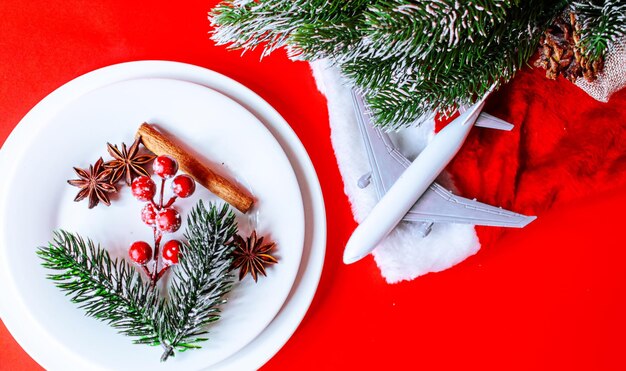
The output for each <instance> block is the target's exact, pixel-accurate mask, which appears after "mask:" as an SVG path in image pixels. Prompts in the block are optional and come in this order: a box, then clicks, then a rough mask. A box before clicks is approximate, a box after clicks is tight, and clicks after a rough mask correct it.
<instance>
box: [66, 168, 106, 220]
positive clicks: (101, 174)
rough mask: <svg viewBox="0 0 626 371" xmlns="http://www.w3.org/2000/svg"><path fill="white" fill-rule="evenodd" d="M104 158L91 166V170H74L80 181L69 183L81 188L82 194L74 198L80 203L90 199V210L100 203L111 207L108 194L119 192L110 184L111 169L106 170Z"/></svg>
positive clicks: (70, 181) (79, 193)
mask: <svg viewBox="0 0 626 371" xmlns="http://www.w3.org/2000/svg"><path fill="white" fill-rule="evenodd" d="M102 163H103V161H102V157H100V159H98V161H96V163H95V164H93V165H89V170H84V169H79V168H77V167H75V168H74V171H76V174H78V176H79V177H80V179H71V180H68V181H67V182H68V183H69V184H71V185H73V186H74V187H79V188H81V190H80V192H78V194H77V195H76V198H74V201H76V202H78V201H81V200H83V199H84V198H89V208H90V209H91V208H93V207H94V206H96V205H97V204H98V203H99V202H102V203H103V204H105V205H107V206H109V205H110V204H111V201H110V200H109V195H108V194H107V193H112V192H117V189H116V188H115V187H114V186H112V185H111V184H109V178H110V177H111V172H112V171H113V170H111V169H105V168H104V166H103V164H102Z"/></svg>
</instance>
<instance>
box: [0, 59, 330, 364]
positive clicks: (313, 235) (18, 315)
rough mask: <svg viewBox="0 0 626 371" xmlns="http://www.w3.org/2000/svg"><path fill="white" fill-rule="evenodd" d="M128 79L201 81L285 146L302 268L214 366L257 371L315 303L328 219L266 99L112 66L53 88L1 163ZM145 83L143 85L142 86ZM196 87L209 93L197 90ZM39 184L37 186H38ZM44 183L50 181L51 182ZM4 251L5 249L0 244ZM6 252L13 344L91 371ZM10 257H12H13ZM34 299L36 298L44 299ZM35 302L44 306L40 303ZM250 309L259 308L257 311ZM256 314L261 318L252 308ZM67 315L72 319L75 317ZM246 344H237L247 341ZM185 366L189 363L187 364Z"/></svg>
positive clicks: (187, 71) (175, 69) (151, 66)
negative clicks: (284, 294) (279, 303)
mask: <svg viewBox="0 0 626 371" xmlns="http://www.w3.org/2000/svg"><path fill="white" fill-rule="evenodd" d="M133 78H176V79H180V80H187V81H192V82H195V83H198V84H203V85H205V86H210V87H212V88H215V89H216V90H218V91H220V92H222V93H225V94H226V95H229V96H230V97H232V98H235V99H236V100H238V101H239V103H240V104H242V105H243V106H245V107H246V108H247V109H248V110H249V111H251V112H252V113H253V114H254V116H256V117H257V118H259V119H260V120H261V122H262V123H263V125H265V126H266V127H267V128H268V129H269V130H270V131H271V132H272V134H273V135H274V137H276V139H277V140H278V142H279V143H280V145H281V146H282V148H283V150H284V151H285V152H286V153H287V155H288V157H289V159H290V162H291V166H293V168H294V169H295V171H296V176H297V178H298V183H299V188H300V190H302V193H303V198H304V200H303V201H304V204H305V220H306V231H305V243H304V252H305V255H304V259H303V264H302V265H301V266H300V270H299V271H298V278H297V281H296V284H295V286H294V287H293V288H292V290H291V294H290V296H289V298H288V299H287V301H286V302H285V305H284V306H283V308H282V309H281V311H280V313H279V314H278V316H277V317H276V318H274V320H273V321H272V322H271V323H270V324H269V326H268V327H267V328H266V329H265V330H264V331H263V332H262V333H261V334H260V336H258V337H257V338H256V339H254V340H253V341H252V343H250V344H249V345H247V346H246V347H244V348H243V349H242V350H240V351H239V352H237V353H235V354H233V355H232V356H231V357H229V358H227V359H225V360H223V361H222V362H220V363H219V364H217V365H215V367H216V368H231V367H237V368H246V369H247V368H256V367H258V366H260V365H261V364H262V363H264V362H265V361H267V359H269V357H271V356H272V355H273V354H274V353H275V352H276V351H277V350H278V349H279V348H280V347H281V346H282V344H284V342H285V341H286V340H287V339H288V337H289V336H290V335H291V333H292V332H293V331H294V330H295V328H296V327H297V325H298V323H299V321H300V320H301V318H302V316H303V315H304V313H305V311H306V308H307V307H308V305H309V303H310V300H311V299H312V296H313V293H314V291H315V287H316V285H317V281H318V279H319V274H320V271H321V265H322V262H323V255H324V243H325V217H324V211H323V202H322V199H321V193H320V190H319V184H318V182H317V178H316V176H315V173H314V171H313V168H312V166H311V164H310V160H309V159H308V157H307V156H306V153H305V152H304V149H303V148H302V145H301V144H300V143H299V142H298V141H297V138H296V137H295V135H294V134H293V132H292V131H291V130H290V128H289V127H288V126H287V125H286V123H285V122H284V120H282V119H281V118H280V116H279V115H278V114H277V113H276V112H275V111H274V110H272V109H271V107H269V106H268V105H267V103H265V102H263V101H262V100H261V99H260V98H258V97H257V96H256V95H254V94H253V93H251V92H250V91H249V90H247V89H245V88H244V87H242V86H241V85H239V84H237V83H235V82H233V81H232V80H229V79H227V78H225V77H223V76H221V75H218V74H216V73H213V72H211V71H208V70H205V69H202V68H199V67H194V66H189V65H183V64H178V63H173V62H155V61H153V62H135V63H129V64H123V65H118V66H112V67H109V68H105V69H102V70H98V71H95V72H92V73H90V74H88V75H86V76H83V77H81V78H79V79H76V80H74V81H73V82H71V83H69V84H67V85H66V86H64V87H63V88H61V89H59V90H57V91H56V92H55V93H53V94H51V95H50V96H49V97H47V98H46V99H45V100H44V101H42V103H41V104H40V105H38V106H37V107H36V108H35V109H33V110H32V111H31V112H30V113H29V114H28V115H27V116H26V117H25V118H24V120H23V121H22V123H21V124H20V125H19V126H18V127H17V128H16V130H15V131H14V133H12V135H11V137H10V138H9V140H7V142H6V143H5V146H4V148H3V152H2V157H1V158H0V161H2V168H3V169H11V168H12V169H16V168H17V166H13V167H12V166H11V165H17V164H15V163H13V162H12V160H14V159H15V158H16V157H15V156H20V155H22V156H24V157H28V155H29V154H28V153H20V152H21V150H23V149H24V148H25V146H24V143H29V142H30V141H32V140H34V139H36V137H37V136H38V135H42V133H41V132H39V131H38V129H39V128H40V127H39V125H41V122H42V121H46V120H49V118H50V117H51V116H55V115H57V114H58V112H59V111H62V110H63V107H66V106H68V105H71V102H72V101H74V100H76V99H80V98H81V97H83V96H89V95H90V94H88V93H89V92H90V91H93V90H94V89H97V88H100V87H102V86H105V85H108V84H111V83H115V82H119V81H125V80H129V79H133ZM142 83H146V82H145V81H144V82H142ZM150 83H158V84H163V83H167V84H174V85H180V84H183V83H177V82H165V81H162V80H160V81H157V80H155V81H152V82H150ZM123 84H129V85H128V86H130V87H132V85H134V84H135V82H129V83H122V85H123ZM183 85H185V84H183ZM128 86H127V87H128ZM106 89H107V88H103V89H101V90H106ZM199 89H202V90H206V89H204V88H200V87H199ZM91 94H95V95H97V94H99V93H98V91H96V92H94V93H91ZM42 107H43V108H42ZM44 108H46V109H44ZM108 109H111V107H108ZM44 126H45V125H44ZM132 131H134V127H133V128H132ZM79 132H80V131H79ZM90 134H91V133H90ZM124 137H125V135H124ZM100 139H102V138H100ZM53 157H54V156H53V155H50V156H48V157H47V159H52V158H53ZM57 159H58V156H57ZM17 172H19V171H17ZM239 180H240V181H242V182H243V183H246V182H247V180H246V179H245V176H243V177H240V179H239ZM39 184H40V185H41V184H42V183H39ZM45 184H48V182H46V183H45ZM1 187H2V188H0V194H2V195H5V196H6V195H7V193H8V192H7V190H8V189H9V188H10V187H8V186H7V184H6V183H5V182H3V183H2V185H1ZM10 200H11V199H10V198H4V201H8V202H10ZM32 201H34V200H32ZM32 201H29V202H32ZM44 201H45V200H44ZM18 209H19V210H12V213H11V217H12V218H22V217H24V218H25V216H23V215H24V213H22V212H21V208H18ZM16 213H17V214H16ZM61 215H64V213H63V212H61ZM261 216H262V215H261V214H260V215H259V223H263V218H262V217H261ZM4 218H5V219H3V222H2V223H1V224H0V227H2V228H3V229H2V236H4V235H6V234H7V228H6V226H7V224H8V223H7V222H8V219H7V216H5V217H4ZM22 232H23V231H22ZM4 246H7V245H6V244H4ZM4 246H3V247H4ZM28 247H29V246H26V248H28ZM8 250H9V249H8V247H7V248H3V249H2V250H0V254H2V255H1V256H0V257H1V258H2V260H1V263H2V264H3V265H4V268H6V269H2V272H1V273H0V274H1V275H2V276H0V277H2V279H3V284H2V292H1V294H2V295H3V297H4V298H7V297H9V298H11V306H5V307H4V308H3V310H4V311H3V320H4V321H5V323H6V324H7V326H8V327H9V329H10V330H11V332H12V333H13V334H14V336H15V337H16V339H18V341H19V342H20V343H21V344H22V346H23V347H24V348H25V349H26V350H27V351H29V353H31V355H32V356H33V357H34V358H35V359H36V360H37V361H38V362H40V363H41V364H42V365H44V366H46V367H48V368H59V369H61V368H63V369H67V368H68V361H69V364H70V365H72V366H73V367H74V368H76V369H81V368H84V367H93V366H94V363H93V362H94V360H93V358H90V354H89V353H87V356H86V354H85V353H83V349H81V348H80V347H79V348H78V349H74V348H73V347H72V345H71V344H68V343H67V341H66V339H61V340H60V341H59V339H58V338H57V336H58V333H57V331H60V328H56V329H54V331H50V329H46V328H45V327H43V326H42V325H41V318H38V316H37V313H35V314H33V312H32V310H31V309H32V308H31V306H30V305H29V304H32V303H28V299H26V300H25V299H24V296H28V295H27V294H24V293H22V292H20V290H19V289H20V285H19V283H16V275H15V274H14V273H15V268H14V267H13V268H11V267H10V265H11V264H10V261H9V260H10V259H7V254H6V253H7V251H8ZM8 256H9V257H10V255H8ZM34 269H35V271H33V272H29V275H27V276H28V277H32V278H33V279H35V278H34V275H35V274H38V272H37V271H36V268H34ZM277 270H278V269H277ZM12 273H13V274H12ZM20 273H23V272H20ZM22 275H23V274H22ZM18 281H19V280H18ZM268 282H269V280H268ZM46 283H47V282H46ZM47 284H49V283H47ZM37 296H40V297H41V295H37ZM3 302H4V300H3ZM40 304H42V305H44V303H40ZM254 309H255V310H256V308H254ZM40 312H42V311H40ZM231 312H232V311H231ZM225 313H226V311H225ZM254 313H255V314H258V313H256V311H255V312H254ZM71 317H72V318H73V317H74V316H71ZM91 321H93V320H91ZM252 333H254V331H252ZM98 334H99V333H98ZM218 335H219V334H218ZM238 335H239V334H238ZM114 336H117V335H114ZM116 340H117V341H118V342H124V341H126V340H127V339H124V338H119V337H117V338H116ZM246 341H247V340H246ZM246 341H243V342H241V343H245V342H246ZM212 343H217V341H216V339H215V337H214V338H213V339H212V341H211V342H208V343H206V344H205V348H207V347H209V346H211V344H212ZM89 346H90V347H93V348H99V347H97V346H95V345H94V344H93V342H92V344H90V345H89ZM131 349H132V351H133V355H132V357H128V356H126V355H124V354H123V353H122V354H119V353H115V352H109V349H106V348H100V349H99V350H98V351H99V352H101V353H104V354H106V355H107V357H108V358H109V359H111V358H113V359H115V365H116V366H115V367H116V368H118V369H119V368H120V367H130V364H129V363H128V362H132V359H133V357H136V353H137V352H140V350H139V349H138V348H137V346H133V347H132V348H131ZM148 351H149V349H148ZM203 351H204V350H203ZM203 351H197V352H198V353H197V354H201V352H203ZM187 354H189V358H184V357H177V359H176V362H185V361H186V360H187V359H193V358H194V356H192V354H193V352H188V353H186V354H185V355H184V356H185V357H187ZM179 359H183V361H179ZM202 361H203V362H198V363H193V365H194V367H195V366H200V365H202V363H204V364H203V365H202V366H203V367H204V366H207V365H210V364H212V363H213V362H214V360H213V359H203V360H202ZM189 362H191V361H189ZM168 363H169V362H168ZM182 365H183V364H181V363H179V364H178V367H181V366H182ZM187 366H188V365H186V364H185V368H187ZM189 366H191V363H190V364H189ZM156 367H159V368H160V367H162V365H158V366H156ZM165 367H168V366H165Z"/></svg>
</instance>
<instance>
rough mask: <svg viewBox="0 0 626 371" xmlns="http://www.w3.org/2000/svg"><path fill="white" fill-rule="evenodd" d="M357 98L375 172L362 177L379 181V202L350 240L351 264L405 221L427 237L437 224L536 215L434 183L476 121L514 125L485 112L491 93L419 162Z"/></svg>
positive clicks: (507, 221) (508, 222) (509, 222)
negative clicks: (458, 193) (376, 124)
mask: <svg viewBox="0 0 626 371" xmlns="http://www.w3.org/2000/svg"><path fill="white" fill-rule="evenodd" d="M352 98H353V103H354V109H355V112H356V116H357V122H358V125H359V129H360V131H361V135H362V136H363V141H364V144H365V149H366V152H367V157H368V160H369V162H370V166H371V172H370V173H368V174H365V175H364V176H363V177H361V178H360V179H359V187H360V188H365V187H367V186H368V185H369V183H370V182H371V181H373V183H374V186H375V187H376V193H377V196H378V199H379V201H378V204H376V206H375V207H374V208H373V209H372V211H371V212H370V214H369V215H368V216H367V218H366V219H365V220H364V221H363V222H362V223H361V224H360V225H359V226H358V227H357V228H356V229H355V231H354V232H353V234H352V236H351V237H350V239H349V240H348V243H347V244H346V248H345V251H344V254H343V261H344V263H345V264H351V263H354V262H356V261H358V260H360V259H362V258H363V257H365V256H366V255H367V254H369V253H370V252H371V251H372V250H374V248H375V247H376V246H377V245H378V244H379V243H380V242H381V241H382V240H383V239H384V238H385V236H386V235H387V234H389V232H391V231H392V230H393V228H394V227H395V226H396V225H397V224H398V223H399V222H400V221H401V220H405V221H409V222H418V223H420V226H419V228H420V231H421V233H422V235H423V236H424V237H425V236H426V235H428V233H429V232H430V230H431V228H432V225H433V223H465V224H475V225H488V226H501V227H517V228H522V227H524V226H526V225H527V224H528V223H530V222H531V221H533V220H535V219H536V217H534V216H525V215H521V214H517V213H514V212H511V211H508V210H504V209H502V208H499V207H494V206H490V205H486V204H483V203H480V202H477V201H476V200H469V199H466V198H463V197H459V196H455V195H454V194H452V193H451V192H449V191H448V190H446V189H445V188H443V187H442V186H440V185H439V184H437V183H435V182H434V181H435V178H437V176H438V175H439V173H441V172H442V171H443V169H444V168H445V167H446V166H447V165H448V163H449V162H450V161H451V160H452V158H453V157H454V156H455V155H456V153H457V152H458V150H459V149H460V148H461V146H462V145H463V142H464V141H465V138H467V135H468V134H469V131H470V129H471V128H472V126H474V124H476V125H477V126H482V127H487V128H492V129H500V130H511V129H512V128H513V125H511V124H509V123H507V122H505V121H503V120H500V119H498V118H496V117H493V116H490V115H488V114H486V113H481V110H482V108H483V106H484V104H485V99H486V97H485V98H483V99H482V100H481V101H479V102H478V103H476V104H474V105H473V106H472V107H470V108H469V109H467V110H462V113H461V115H460V116H459V117H458V118H456V119H455V120H454V121H452V122H451V123H449V124H448V125H446V127H444V128H443V129H442V130H441V131H440V132H439V133H437V134H436V135H435V136H434V137H433V139H432V140H431V142H430V143H429V144H428V146H427V147H426V148H425V149H424V150H423V151H422V152H421V153H420V154H419V155H418V156H417V158H415V160H413V162H410V161H409V160H407V159H406V157H404V156H403V155H402V154H401V153H400V151H398V149H397V148H396V147H395V146H394V145H393V143H392V142H391V139H390V138H389V136H388V135H387V134H386V133H384V132H383V131H381V130H380V129H378V128H376V127H374V125H373V124H372V121H371V119H370V117H369V116H368V114H367V112H368V110H367V109H366V106H365V104H364V102H363V100H362V98H361V97H360V96H358V95H357V94H356V93H355V92H353V93H352Z"/></svg>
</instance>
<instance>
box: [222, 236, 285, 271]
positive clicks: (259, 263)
mask: <svg viewBox="0 0 626 371" xmlns="http://www.w3.org/2000/svg"><path fill="white" fill-rule="evenodd" d="M233 245H234V246H235V249H234V250H233V252H232V255H233V262H232V265H231V269H232V270H235V269H237V268H239V280H240V281H241V280H242V279H243V278H244V277H245V276H246V274H248V273H250V275H251V276H252V278H253V279H254V282H256V281H257V277H258V275H259V274H262V275H264V276H266V274H265V267H266V266H268V265H270V264H276V263H278V260H277V259H276V258H275V257H273V256H272V255H270V252H271V250H272V249H273V248H274V245H275V244H274V243H273V242H272V243H268V244H265V245H264V244H263V237H261V238H257V235H256V231H253V232H252V234H251V235H250V237H248V238H247V239H246V240H244V239H243V238H242V237H241V236H239V235H235V237H234V238H233Z"/></svg>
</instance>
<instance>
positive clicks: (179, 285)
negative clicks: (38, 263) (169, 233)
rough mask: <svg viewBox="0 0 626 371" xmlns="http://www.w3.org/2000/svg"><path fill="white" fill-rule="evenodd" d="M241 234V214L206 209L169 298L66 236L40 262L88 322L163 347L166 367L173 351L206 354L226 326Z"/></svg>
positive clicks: (200, 209)
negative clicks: (220, 323) (211, 332)
mask: <svg viewBox="0 0 626 371" xmlns="http://www.w3.org/2000/svg"><path fill="white" fill-rule="evenodd" d="M236 233H237V224H236V222H235V216H234V213H233V212H232V211H231V210H230V208H229V207H228V205H224V206H222V207H221V208H218V207H217V206H216V205H215V204H212V203H211V204H209V206H208V208H207V207H205V206H204V204H203V203H202V201H200V202H199V203H198V204H197V205H196V207H195V208H194V209H193V210H192V211H191V213H190V215H189V217H188V220H187V230H186V232H185V237H186V238H187V239H188V241H187V243H185V244H183V246H182V248H181V251H180V258H179V264H178V265H177V266H175V267H173V271H174V277H173V279H172V281H171V285H170V288H169V298H168V299H165V298H162V297H161V296H160V295H159V292H158V290H157V289H156V288H155V286H153V285H151V284H150V282H149V281H146V282H144V281H143V280H142V279H141V276H140V273H138V270H137V269H136V268H135V267H133V266H132V265H130V264H129V263H128V262H126V261H125V260H123V259H112V258H111V257H110V255H109V253H108V252H107V251H106V250H105V249H102V248H101V247H100V246H99V245H98V246H96V245H95V244H94V243H93V242H92V241H91V240H84V239H83V238H82V237H80V236H79V235H77V234H72V233H69V232H66V231H62V230H61V231H57V232H55V233H54V236H53V240H52V242H50V243H49V244H48V246H46V247H40V248H39V249H38V251H37V254H38V255H39V257H40V258H41V259H43V262H42V265H43V266H44V267H45V268H48V269H51V270H55V271H58V272H60V273H50V274H48V278H49V279H51V280H52V281H54V283H55V285H56V286H57V287H59V288H60V289H61V290H62V291H64V292H65V294H66V295H67V296H69V297H70V300H71V301H72V302H74V303H77V304H79V307H80V308H82V309H84V310H85V312H86V314H87V315H88V316H90V317H94V318H96V319H99V320H101V321H104V322H106V323H108V324H110V325H111V326H112V327H114V328H116V329H117V330H118V331H119V332H120V333H122V334H124V335H128V336H131V337H136V339H134V340H133V342H134V343H137V344H149V345H161V346H162V347H163V349H164V352H163V355H162V357H161V360H162V361H165V360H167V358H168V357H170V356H173V355H174V354H175V353H174V350H178V351H184V350H187V349H192V348H199V347H200V346H199V345H198V343H200V342H202V341H206V340H207V338H206V337H205V336H204V335H206V334H207V332H208V329H207V325H208V324H210V323H212V322H215V321H217V320H218V319H219V318H220V307H221V306H222V305H223V304H224V303H226V294H227V293H228V292H229V291H230V289H231V288H232V285H233V282H234V278H233V276H232V274H230V273H229V267H230V264H231V260H232V258H231V256H230V252H231V251H232V246H231V244H230V240H231V239H232V237H233V236H234V235H235V234H236Z"/></svg>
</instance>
